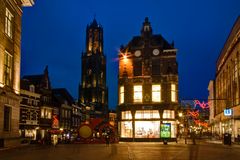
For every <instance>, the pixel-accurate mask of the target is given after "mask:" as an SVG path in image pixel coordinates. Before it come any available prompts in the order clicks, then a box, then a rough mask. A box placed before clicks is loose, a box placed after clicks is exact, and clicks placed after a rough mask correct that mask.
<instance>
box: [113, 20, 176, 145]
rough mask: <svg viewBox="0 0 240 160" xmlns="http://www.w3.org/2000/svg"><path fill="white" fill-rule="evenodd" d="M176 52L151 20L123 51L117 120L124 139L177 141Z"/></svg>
mask: <svg viewBox="0 0 240 160" xmlns="http://www.w3.org/2000/svg"><path fill="white" fill-rule="evenodd" d="M176 52H177V49H175V48H174V45H173V44H169V43H168V42H167V41H166V40H165V39H164V38H163V37H162V36H161V35H160V34H156V35H155V34H153V33H152V28H151V24H150V22H149V21H148V18H145V21H144V23H143V26H142V29H141V35H140V36H134V37H133V38H132V40H131V41H130V42H129V43H128V44H127V45H126V46H122V47H121V48H120V53H119V77H118V95H119V96H118V97H119V102H118V108H117V114H118V115H117V117H118V123H119V124H118V126H119V127H118V131H119V135H120V139H121V140H126V141H132V140H134V141H160V140H161V139H163V138H169V139H175V138H176V134H177V122H176V114H175V112H176V110H177V106H178V64H177V61H176ZM164 130H166V132H164Z"/></svg>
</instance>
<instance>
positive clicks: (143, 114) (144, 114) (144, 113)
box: [135, 110, 160, 119]
mask: <svg viewBox="0 0 240 160" xmlns="http://www.w3.org/2000/svg"><path fill="white" fill-rule="evenodd" d="M152 118H160V116H159V112H158V110H138V111H136V113H135V119H152Z"/></svg>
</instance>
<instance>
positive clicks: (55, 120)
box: [52, 115, 59, 128]
mask: <svg viewBox="0 0 240 160" xmlns="http://www.w3.org/2000/svg"><path fill="white" fill-rule="evenodd" d="M52 128H59V120H58V116H57V115H53V118H52Z"/></svg>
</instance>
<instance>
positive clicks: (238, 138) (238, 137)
mask: <svg viewBox="0 0 240 160" xmlns="http://www.w3.org/2000/svg"><path fill="white" fill-rule="evenodd" d="M237 140H238V144H240V135H239V134H238V135H237Z"/></svg>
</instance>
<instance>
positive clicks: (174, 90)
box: [171, 84, 177, 102]
mask: <svg viewBox="0 0 240 160" xmlns="http://www.w3.org/2000/svg"><path fill="white" fill-rule="evenodd" d="M171 101H172V102H176V101H177V96H176V84H171Z"/></svg>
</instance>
